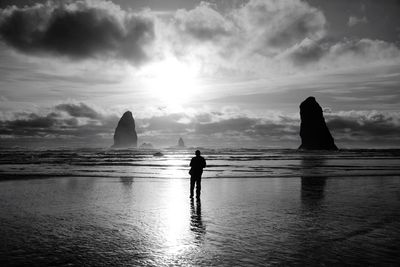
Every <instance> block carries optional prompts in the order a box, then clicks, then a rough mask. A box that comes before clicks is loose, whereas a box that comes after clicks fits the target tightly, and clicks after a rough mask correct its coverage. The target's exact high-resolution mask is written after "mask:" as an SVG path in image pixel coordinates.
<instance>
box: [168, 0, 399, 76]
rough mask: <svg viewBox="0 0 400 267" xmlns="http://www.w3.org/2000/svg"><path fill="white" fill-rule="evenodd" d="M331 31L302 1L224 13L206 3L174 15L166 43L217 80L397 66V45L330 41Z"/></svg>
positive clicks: (270, 0)
mask: <svg viewBox="0 0 400 267" xmlns="http://www.w3.org/2000/svg"><path fill="white" fill-rule="evenodd" d="M327 25H329V22H328V21H327V19H326V17H325V15H324V13H323V12H322V10H320V9H318V8H316V7H313V6H311V5H310V4H308V3H307V2H305V1H300V0H280V1H278V0H250V1H246V2H245V3H244V4H242V5H239V6H235V7H234V8H231V9H227V10H224V11H221V10H218V9H217V8H216V6H215V5H212V4H205V3H202V4H200V5H199V6H197V7H196V8H194V9H191V10H178V11H177V12H176V13H175V15H174V17H173V19H172V20H171V23H170V24H169V25H168V26H169V29H170V32H169V33H170V34H169V35H168V39H169V40H173V41H171V42H169V43H168V42H167V43H168V45H169V46H171V47H172V49H171V50H172V53H173V54H175V56H177V57H178V58H180V59H182V60H185V61H188V62H190V60H194V61H196V62H201V63H202V64H203V68H201V70H202V74H204V75H215V76H235V77H240V75H244V76H245V77H249V76H250V77H252V76H257V77H267V76H275V77H276V75H288V74H293V73H305V72H310V71H311V72H312V73H315V72H317V71H326V70H336V69H342V68H348V67H365V66H367V65H371V64H398V63H399V61H400V49H399V48H398V47H397V46H396V45H395V44H391V43H388V42H385V41H381V40H372V39H367V38H363V39H357V38H353V39H348V38H338V37H332V36H331V35H330V33H329V27H328V26H327ZM164 26H165V25H164ZM165 27H167V26H165Z"/></svg>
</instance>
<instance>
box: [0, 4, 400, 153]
mask: <svg viewBox="0 0 400 267" xmlns="http://www.w3.org/2000/svg"><path fill="white" fill-rule="evenodd" d="M398 14H400V1H398V0H396V1H395V0H385V1H378V0H351V1H349V0H335V1H328V0H303V1H302V0H246V1H244V0H230V1H228V0H212V1H197V0H163V1H156V0H137V1H128V0H115V1H104V0H99V1H89V0H88V1H83V0H82V1H26V0H25V1H24V0H22V1H7V0H3V1H0V146H30V147H32V146H36V147H47V146H50V145H51V146H66V147H68V146H97V147H107V146H110V145H112V143H113V141H112V138H113V133H114V129H115V127H116V125H117V123H118V120H119V118H120V117H121V116H122V114H123V113H124V112H125V111H127V110H130V111H132V113H133V115H134V118H135V122H136V131H137V133H138V138H139V140H138V143H139V144H141V143H143V142H147V143H148V142H150V143H152V144H153V145H154V146H171V145H175V144H176V143H177V141H178V139H179V137H182V138H183V139H184V140H185V142H186V144H187V145H188V146H203V147H262V148H297V147H298V146H299V145H300V143H301V140H300V137H299V129H300V116H299V105H300V103H301V102H302V101H303V100H305V99H306V98H307V97H308V96H314V97H315V98H316V100H317V101H318V103H319V104H320V105H321V107H322V108H323V110H324V117H325V119H326V122H327V125H328V127H329V129H330V131H331V133H332V135H333V137H334V139H335V142H336V144H337V146H338V147H339V148H395V147H396V148H399V147H400V106H399V103H400V92H399V88H400V87H399V85H400V64H399V63H400V16H398Z"/></svg>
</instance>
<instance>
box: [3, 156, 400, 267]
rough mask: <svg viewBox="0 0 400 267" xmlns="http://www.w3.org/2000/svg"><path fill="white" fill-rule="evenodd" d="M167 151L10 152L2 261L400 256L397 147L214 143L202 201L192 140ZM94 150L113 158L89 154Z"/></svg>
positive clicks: (184, 262) (304, 261)
mask: <svg viewBox="0 0 400 267" xmlns="http://www.w3.org/2000/svg"><path fill="white" fill-rule="evenodd" d="M164 152H165V153H166V157H165V158H162V159H158V158H157V159H152V156H151V155H152V154H151V152H141V153H144V154H145V155H144V156H143V155H142V156H138V152H132V151H119V152H112V151H93V150H90V151H76V152H71V151H69V152H65V153H64V154H62V153H60V152H58V153H56V152H55V151H50V152H49V151H30V152H27V151H23V152H21V154H20V155H19V156H15V157H14V159H13V158H12V153H10V152H4V151H3V152H2V153H3V155H4V154H5V153H9V154H8V156H7V157H1V158H0V165H1V168H2V169H1V171H2V172H3V173H2V177H3V181H2V182H0V236H1V242H0V265H1V266H12V265H15V266H18V265H37V266H43V265H52V266H67V265H68V266H71V265H75V266H82V265H85V266H110V265H127V266H167V265H168V266H171V265H172V266H176V265H178V266H179V265H180V266H246V265H247V266H266V265H267V266H268V265H328V266H330V265H344V264H346V265H358V266H366V265H386V266H395V265H397V264H398V262H400V256H399V253H398V251H400V220H399V218H400V174H399V173H400V172H399V169H398V168H399V164H398V163H399V153H398V151H357V152H355V151H345V152H343V153H342V152H338V153H336V152H335V153H321V152H314V153H299V152H297V151H286V150H281V151H266V150H265V151H263V150H260V151H258V150H257V151H241V153H242V155H240V153H239V151H229V150H226V151H223V152H218V153H220V154H218V153H217V152H215V151H214V154H212V153H211V152H212V151H208V152H209V153H208V154H205V156H206V158H207V160H208V163H209V164H210V165H211V166H210V168H208V169H206V172H205V175H206V177H205V179H204V180H203V183H202V188H203V193H202V197H201V201H200V202H197V201H193V202H192V201H190V199H189V198H188V193H189V192H188V191H189V181H188V179H184V178H185V177H186V173H187V167H186V161H187V159H189V158H190V156H191V154H190V153H189V151H164ZM29 153H30V154H29ZM40 153H47V154H40ZM68 153H76V154H77V155H74V156H72V155H71V156H66V155H67V154H68ZM85 153H86V154H85ZM94 153H100V156H98V157H101V158H102V159H96V160H94V162H97V163H99V162H102V163H104V164H106V165H101V164H100V165H99V166H93V162H92V163H88V162H85V160H84V158H85V157H87V158H88V159H92V158H93V157H94V156H93V155H94ZM107 153H118V154H117V155H115V154H114V155H112V156H110V155H107V156H104V154H107ZM135 153H136V154H135ZM146 153H147V154H146ZM246 153H247V154H246ZM124 154H125V155H126V156H125V157H126V158H125V159H123V156H121V155H124ZM24 155H25V156H24ZM27 155H30V157H28V156H27ZM32 155H33V159H32ZM38 155H40V156H38ZM83 155H86V156H83ZM60 157H64V158H70V159H71V162H69V163H65V162H64V161H63V160H61V162H60V161H59V160H60V159H59V158H60ZM146 157H147V159H146ZM110 158H113V159H112V160H110ZM122 159H123V160H122ZM12 160H14V162H12ZM36 160H37V161H40V163H38V162H34V161H36ZM30 161H31V162H30ZM154 161H156V162H157V163H154V166H153V165H151V164H152V162H154ZM29 162H30V163H29ZM62 162H64V163H62ZM121 162H124V163H123V164H122V163H121ZM129 164H134V165H129ZM82 166H83V167H82ZM12 168H20V169H16V171H15V173H14V175H12V174H13V172H12ZM82 168H83V169H82ZM102 168H104V169H102ZM82 170H85V171H82ZM88 170H90V171H92V172H90V175H85V176H79V174H80V173H86V174H87V173H88ZM103 170H108V172H103ZM29 171H31V173H30V172H29ZM60 172H64V173H61V174H60ZM57 174H58V175H57ZM68 174H70V175H71V176H68ZM64 175H65V176H64ZM151 175H152V176H153V178H149V177H150V176H151ZM180 175H181V176H180ZM241 175H243V176H241ZM23 177H25V178H40V177H47V179H24V180H21V179H16V178H23ZM243 177H244V178H243ZM172 178H179V179H172ZM233 178H234V179H233ZM4 179H6V180H4Z"/></svg>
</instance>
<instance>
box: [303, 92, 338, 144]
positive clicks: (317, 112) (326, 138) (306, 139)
mask: <svg viewBox="0 0 400 267" xmlns="http://www.w3.org/2000/svg"><path fill="white" fill-rule="evenodd" d="M300 117H301V125H300V137H301V145H300V147H299V149H305V150H337V149H338V148H337V147H336V145H335V142H334V140H333V137H332V135H331V133H330V132H329V129H328V127H327V126H326V123H325V119H324V116H323V114H322V108H321V106H320V105H319V104H318V103H317V101H316V100H315V98H314V97H313V96H310V97H308V98H307V99H306V100H304V101H303V102H302V103H301V104H300Z"/></svg>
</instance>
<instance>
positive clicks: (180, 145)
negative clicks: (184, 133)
mask: <svg viewBox="0 0 400 267" xmlns="http://www.w3.org/2000/svg"><path fill="white" fill-rule="evenodd" d="M178 147H185V143H184V142H183V139H182V137H180V138H179V140H178Z"/></svg>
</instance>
